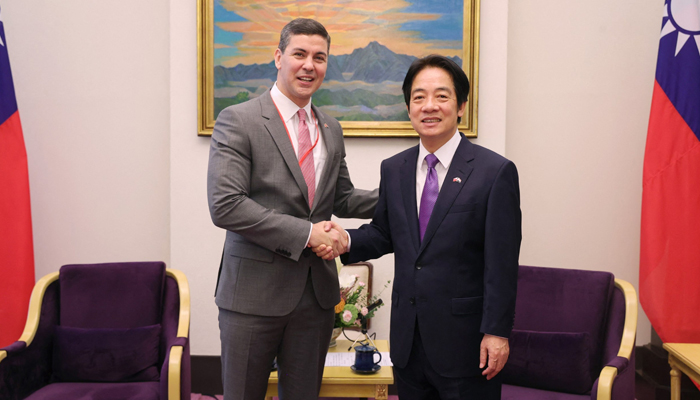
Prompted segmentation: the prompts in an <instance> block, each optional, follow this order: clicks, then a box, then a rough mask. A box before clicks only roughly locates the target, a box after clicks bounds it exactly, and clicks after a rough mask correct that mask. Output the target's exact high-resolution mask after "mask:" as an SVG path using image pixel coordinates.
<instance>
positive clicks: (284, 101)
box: [270, 82, 328, 248]
mask: <svg viewBox="0 0 700 400" xmlns="http://www.w3.org/2000/svg"><path fill="white" fill-rule="evenodd" d="M270 96H271V97H272V101H273V102H274V103H275V106H276V107H277V110H278V111H279V113H280V116H281V117H282V122H284V125H285V126H286V127H287V132H288V133H289V138H290V139H291V140H292V147H293V148H294V154H296V156H297V158H299V132H298V129H299V114H298V112H299V110H300V108H299V106H298V105H296V104H294V102H293V101H291V100H290V99H289V97H287V96H285V95H284V93H282V92H281V91H280V90H279V88H277V82H275V84H274V85H273V86H272V89H270ZM303 108H304V110H305V111H306V125H307V126H308V127H309V137H310V139H311V143H312V146H313V143H314V142H315V141H316V138H317V137H318V143H316V146H315V147H314V149H313V150H312V154H313V155H314V173H315V178H314V183H315V184H316V189H318V180H319V177H320V176H321V172H322V171H323V166H324V165H325V164H326V156H327V155H328V150H326V146H325V145H324V144H323V135H320V132H319V130H318V129H316V128H317V127H318V125H317V121H318V119H317V118H316V116H315V115H314V114H313V113H312V112H311V99H309V102H308V104H306V105H305V106H304V107H303ZM309 225H310V226H309V236H307V237H306V245H305V246H304V248H306V246H308V245H309V240H310V239H311V231H312V230H313V229H314V224H313V223H311V222H309Z"/></svg>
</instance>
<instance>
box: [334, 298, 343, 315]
mask: <svg viewBox="0 0 700 400" xmlns="http://www.w3.org/2000/svg"><path fill="white" fill-rule="evenodd" d="M344 308H345V300H343V299H340V303H338V304H336V305H335V313H336V314H338V313H339V312H341V311H343V309H344Z"/></svg>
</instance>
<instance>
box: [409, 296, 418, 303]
mask: <svg viewBox="0 0 700 400" xmlns="http://www.w3.org/2000/svg"><path fill="white" fill-rule="evenodd" d="M408 302H409V303H411V304H416V298H415V297H411V298H410V299H408Z"/></svg>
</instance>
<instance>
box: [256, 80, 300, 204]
mask: <svg viewBox="0 0 700 400" xmlns="http://www.w3.org/2000/svg"><path fill="white" fill-rule="evenodd" d="M260 104H261V107H262V117H263V118H265V119H267V122H265V128H266V129H267V131H268V132H269V133H270V136H272V139H273V140H274V141H275V144H276V145H277V148H278V149H279V151H280V153H281V154H282V158H283V159H284V162H285V163H286V164H287V168H289V171H290V172H291V173H292V176H293V177H294V180H295V181H296V183H297V185H298V186H299V189H301V192H302V194H303V195H304V199H305V200H306V204H309V189H308V187H307V186H306V181H305V180H304V174H302V173H301V167H299V159H297V156H296V154H294V147H293V146H292V142H291V141H290V139H289V135H288V134H287V127H286V126H285V124H284V121H282V118H280V115H279V112H278V111H277V107H275V103H274V102H273V101H272V97H271V96H270V91H269V90H268V91H267V92H265V93H264V94H263V95H262V96H260Z"/></svg>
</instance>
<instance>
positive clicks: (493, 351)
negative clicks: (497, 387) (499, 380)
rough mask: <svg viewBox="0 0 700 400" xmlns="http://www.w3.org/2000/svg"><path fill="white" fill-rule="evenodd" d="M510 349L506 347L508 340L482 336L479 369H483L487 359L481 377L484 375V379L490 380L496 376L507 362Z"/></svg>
mask: <svg viewBox="0 0 700 400" xmlns="http://www.w3.org/2000/svg"><path fill="white" fill-rule="evenodd" d="M509 354H510V347H508V339H506V338H502V337H498V336H492V335H484V338H483V339H482V340H481V354H480V357H479V368H484V366H485V365H486V362H487V358H488V368H486V369H485V370H484V371H483V372H482V373H481V375H486V379H488V380H490V379H491V378H493V377H494V376H496V375H497V374H498V373H499V372H501V370H502V369H503V367H504V366H505V365H506V361H508V355H509Z"/></svg>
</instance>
